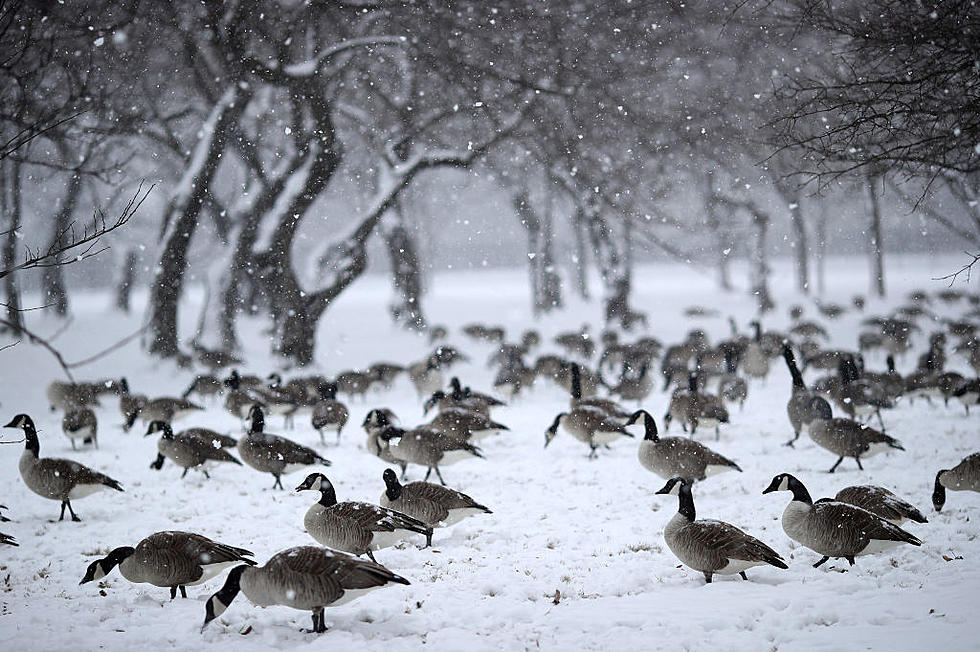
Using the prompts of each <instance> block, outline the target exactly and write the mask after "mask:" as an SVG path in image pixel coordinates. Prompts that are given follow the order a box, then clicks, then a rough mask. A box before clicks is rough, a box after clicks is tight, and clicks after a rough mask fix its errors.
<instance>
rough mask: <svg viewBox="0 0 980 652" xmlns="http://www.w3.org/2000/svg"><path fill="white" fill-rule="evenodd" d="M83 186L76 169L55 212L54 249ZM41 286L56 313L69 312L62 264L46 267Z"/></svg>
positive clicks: (69, 219)
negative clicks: (59, 206)
mask: <svg viewBox="0 0 980 652" xmlns="http://www.w3.org/2000/svg"><path fill="white" fill-rule="evenodd" d="M81 188H82V175H81V174H80V173H79V172H78V171H75V172H73V173H72V175H71V178H70V179H69V180H68V187H67V188H66V189H65V196H64V199H63V200H62V202H61V208H60V209H59V210H58V212H57V213H55V216H54V224H53V225H52V232H51V241H50V243H49V245H48V247H49V248H50V249H53V248H55V247H57V246H58V245H59V243H61V241H62V240H63V239H64V237H65V235H66V234H67V231H68V225H69V224H71V216H72V214H73V213H74V212H75V206H76V205H77V203H78V195H79V192H80V190H81ZM41 287H42V290H43V292H44V296H45V298H46V300H47V301H46V302H47V303H49V304H50V305H51V307H52V308H53V309H54V311H55V314H57V315H58V316H59V317H64V316H66V315H67V314H68V290H67V289H66V288H65V275H64V273H63V271H62V269H61V265H55V266H53V267H46V268H45V269H44V272H43V273H42V274H41Z"/></svg>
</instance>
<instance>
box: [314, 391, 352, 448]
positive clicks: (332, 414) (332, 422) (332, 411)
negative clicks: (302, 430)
mask: <svg viewBox="0 0 980 652" xmlns="http://www.w3.org/2000/svg"><path fill="white" fill-rule="evenodd" d="M318 392H319V394H320V399H319V400H318V401H317V402H316V403H315V404H314V405H313V414H312V415H311V416H310V422H311V424H312V425H313V429H314V430H316V431H317V432H318V433H320V443H321V444H324V443H326V442H325V441H324V439H323V433H324V431H330V430H333V431H334V432H336V433H337V443H338V444H339V443H340V433H341V431H342V430H343V429H344V426H345V425H347V419H348V418H349V417H350V411H349V410H348V409H347V406H346V405H344V404H343V403H341V402H340V401H338V400H337V383H323V384H322V385H320V386H319V388H318Z"/></svg>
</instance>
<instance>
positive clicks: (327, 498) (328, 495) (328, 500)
mask: <svg viewBox="0 0 980 652" xmlns="http://www.w3.org/2000/svg"><path fill="white" fill-rule="evenodd" d="M317 502H318V503H320V504H321V505H323V506H324V507H332V506H333V505H336V504H337V492H336V491H335V490H334V488H333V485H332V484H326V483H324V484H323V485H321V486H320V500H318V501H317Z"/></svg>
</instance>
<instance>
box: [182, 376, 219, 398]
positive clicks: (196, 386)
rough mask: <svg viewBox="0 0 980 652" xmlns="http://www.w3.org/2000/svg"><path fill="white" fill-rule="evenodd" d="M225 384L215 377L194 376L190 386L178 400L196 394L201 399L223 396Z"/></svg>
mask: <svg viewBox="0 0 980 652" xmlns="http://www.w3.org/2000/svg"><path fill="white" fill-rule="evenodd" d="M224 392H225V383H224V382H222V381H221V379H219V378H217V377H216V376H212V375H210V374H207V375H201V376H196V377H195V378H194V380H192V381H191V384H190V385H188V386H187V389H185V390H184V393H183V394H181V395H180V398H182V399H185V400H186V399H187V398H189V397H190V395H191V394H197V395H198V396H200V397H201V398H209V397H212V396H217V395H219V394H224Z"/></svg>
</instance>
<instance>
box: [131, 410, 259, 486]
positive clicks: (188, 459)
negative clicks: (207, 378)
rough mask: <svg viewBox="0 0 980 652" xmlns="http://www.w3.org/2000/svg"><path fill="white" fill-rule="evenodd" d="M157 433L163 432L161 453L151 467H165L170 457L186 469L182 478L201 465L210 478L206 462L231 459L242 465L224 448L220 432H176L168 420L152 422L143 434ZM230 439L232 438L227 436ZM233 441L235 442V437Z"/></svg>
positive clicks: (199, 430)
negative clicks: (166, 460)
mask: <svg viewBox="0 0 980 652" xmlns="http://www.w3.org/2000/svg"><path fill="white" fill-rule="evenodd" d="M156 433H160V439H159V440H158V441H157V450H158V451H159V452H158V453H157V458H156V460H154V461H153V463H152V464H150V468H152V469H156V470H157V471H159V470H160V469H162V468H163V462H164V460H165V459H169V460H170V461H171V462H173V463H174V464H176V465H177V466H179V467H181V468H183V469H184V472H183V473H182V474H181V475H180V477H181V478H183V477H184V476H186V475H187V472H188V471H190V470H191V469H192V468H197V467H200V468H201V471H202V472H203V473H204V477H206V478H209V479H210V477H211V476H210V475H209V474H208V471H207V469H206V468H204V464H205V463H207V462H212V461H213V462H231V463H232V464H237V465H238V466H241V465H242V463H241V462H239V461H238V459H237V458H236V457H235V456H233V455H232V454H231V453H229V452H228V451H226V450H225V449H224V447H223V445H224V444H225V443H227V442H225V441H223V440H224V439H225V438H224V436H223V435H218V433H213V432H211V431H209V430H206V429H204V428H192V429H190V430H184V431H182V432H178V433H177V434H174V431H173V429H172V428H171V427H170V424H169V423H167V422H166V421H153V422H151V423H150V426H149V427H148V428H147V430H146V435H144V436H149V435H153V434H156ZM215 435H217V437H215ZM227 439H231V438H230V437H228V438H227ZM232 442H233V443H232V445H234V440H232Z"/></svg>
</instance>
